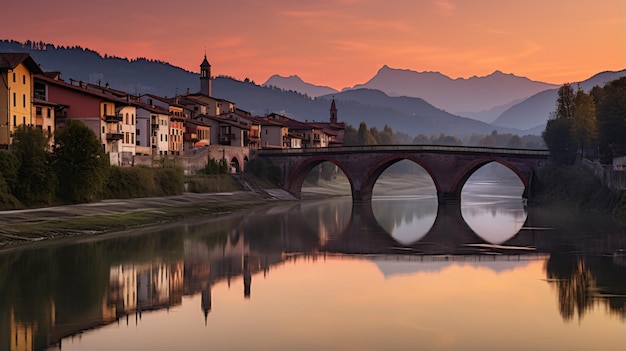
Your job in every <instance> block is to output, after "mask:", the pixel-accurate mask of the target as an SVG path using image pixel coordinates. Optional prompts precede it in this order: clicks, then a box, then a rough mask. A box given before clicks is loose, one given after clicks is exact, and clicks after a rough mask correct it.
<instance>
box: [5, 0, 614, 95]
mask: <svg viewBox="0 0 626 351" xmlns="http://www.w3.org/2000/svg"><path fill="white" fill-rule="evenodd" d="M0 39H14V40H18V41H25V40H28V39H30V40H34V41H44V42H48V43H52V44H56V45H65V46H73V45H80V46H82V47H85V48H90V49H93V50H95V51H98V52H99V53H100V54H102V55H104V54H105V53H106V54H109V55H115V56H120V57H127V58H136V57H147V58H150V59H157V60H163V61H166V62H169V63H171V64H173V65H175V66H179V67H182V68H184V69H187V70H190V71H193V72H198V71H199V64H200V62H201V61H202V56H203V54H204V52H205V48H206V53H207V58H208V60H209V62H210V63H211V65H212V73H213V75H229V76H233V77H235V78H237V79H244V78H246V77H247V78H250V79H252V80H254V81H255V82H257V83H259V84H260V83H263V82H265V81H266V80H267V79H268V78H269V77H270V76H271V75H273V74H280V75H283V76H286V75H293V74H297V75H299V76H300V77H301V78H302V79H303V80H305V81H307V82H310V83H313V84H316V85H328V86H331V87H333V88H336V89H341V88H343V87H347V86H353V85H355V84H359V83H364V82H366V81H367V80H369V79H370V78H371V77H372V76H374V75H375V74H376V72H377V71H378V69H380V67H382V66H383V65H385V64H386V65H388V66H390V67H392V68H401V69H410V70H414V71H420V72H421V71H439V72H441V73H443V74H445V75H448V76H450V77H452V78H458V77H463V78H469V77H471V76H474V75H477V76H484V75H488V74H490V73H492V72H493V71H495V70H501V71H503V72H505V73H514V74H516V75H519V76H526V77H529V78H530V79H533V80H540V81H545V82H549V83H554V84H562V83H565V82H575V81H580V80H584V79H587V78H589V77H590V76H592V75H594V74H596V73H599V72H601V71H606V70H611V71H616V70H622V69H625V68H626V0H595V1H591V0H568V1H562V0H550V1H545V0H524V1H501V0H472V1H465V0H464V1H461V0H457V1H454V0H397V1H396V0H388V1H380V0H376V1H374V0H336V1H330V0H329V1H326V0H321V1H316V0H310V1H292V0H266V1H252V0H228V1H212V0H178V1H164V0H152V1H149V2H144V1H132V0H108V1H92V0H29V1H11V2H8V3H6V4H3V5H2V26H1V28H0Z"/></svg>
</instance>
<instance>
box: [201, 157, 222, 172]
mask: <svg viewBox="0 0 626 351" xmlns="http://www.w3.org/2000/svg"><path fill="white" fill-rule="evenodd" d="M202 173H204V174H228V164H227V163H226V160H225V159H221V160H219V161H216V160H215V159H214V158H211V159H210V160H209V161H208V162H207V164H206V166H205V167H204V169H203V170H202Z"/></svg>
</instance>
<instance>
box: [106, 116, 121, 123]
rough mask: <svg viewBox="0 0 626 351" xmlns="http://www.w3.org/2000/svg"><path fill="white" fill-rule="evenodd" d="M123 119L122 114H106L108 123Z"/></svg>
mask: <svg viewBox="0 0 626 351" xmlns="http://www.w3.org/2000/svg"><path fill="white" fill-rule="evenodd" d="M122 120H123V118H122V116H115V115H105V116H104V121H105V122H107V123H117V122H121V121H122Z"/></svg>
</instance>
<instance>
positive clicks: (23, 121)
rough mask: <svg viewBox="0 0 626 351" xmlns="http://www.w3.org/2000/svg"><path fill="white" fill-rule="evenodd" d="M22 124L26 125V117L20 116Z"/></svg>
mask: <svg viewBox="0 0 626 351" xmlns="http://www.w3.org/2000/svg"><path fill="white" fill-rule="evenodd" d="M22 124H23V125H26V117H24V116H22Z"/></svg>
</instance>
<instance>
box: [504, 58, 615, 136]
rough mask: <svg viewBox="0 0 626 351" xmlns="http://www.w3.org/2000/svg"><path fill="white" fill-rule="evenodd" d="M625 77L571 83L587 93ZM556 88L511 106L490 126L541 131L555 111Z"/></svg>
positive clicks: (598, 77) (604, 76)
mask: <svg viewBox="0 0 626 351" xmlns="http://www.w3.org/2000/svg"><path fill="white" fill-rule="evenodd" d="M623 76H626V70H622V71H617V72H602V73H598V74H596V75H594V76H593V77H591V78H589V79H587V80H585V81H582V82H580V83H571V85H572V88H574V90H576V89H578V85H579V84H580V87H581V89H583V90H585V91H586V92H589V91H590V90H591V89H592V88H593V87H594V86H596V85H598V86H604V85H605V84H606V83H608V82H610V81H612V80H615V79H618V78H620V77H623ZM557 98H558V88H555V89H550V90H546V91H542V92H540V93H538V94H535V95H533V96H531V97H530V98H528V99H526V100H524V101H522V102H520V103H518V104H516V105H513V106H511V108H509V109H508V110H506V111H504V112H503V113H502V114H501V115H500V116H499V117H498V118H497V119H496V120H495V121H494V122H493V123H492V124H493V125H494V126H496V125H497V126H503V127H507V128H517V129H522V130H528V129H531V128H533V130H534V129H536V128H539V129H541V130H543V129H544V128H543V126H545V124H546V122H547V120H548V118H549V117H550V113H551V112H552V111H554V110H555V109H556V100H557Z"/></svg>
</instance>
